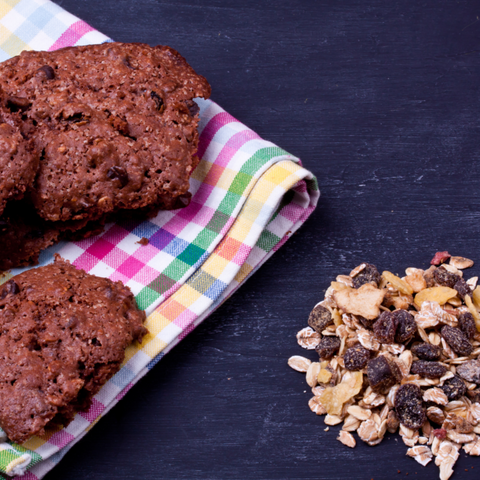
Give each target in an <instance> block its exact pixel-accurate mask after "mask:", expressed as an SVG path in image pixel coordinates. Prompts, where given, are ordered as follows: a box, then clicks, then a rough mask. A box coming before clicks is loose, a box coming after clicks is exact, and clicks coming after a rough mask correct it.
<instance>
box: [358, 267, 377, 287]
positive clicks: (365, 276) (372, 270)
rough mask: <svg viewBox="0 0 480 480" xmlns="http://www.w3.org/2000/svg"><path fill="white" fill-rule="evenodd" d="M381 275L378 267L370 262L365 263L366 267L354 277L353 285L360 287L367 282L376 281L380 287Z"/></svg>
mask: <svg viewBox="0 0 480 480" xmlns="http://www.w3.org/2000/svg"><path fill="white" fill-rule="evenodd" d="M381 278H382V277H381V276H380V274H379V273H378V270H377V267H376V266H375V265H371V264H370V263H366V264H365V268H364V269H363V270H362V271H361V272H360V273H359V274H358V275H357V276H356V277H354V279H353V286H354V287H355V288H360V287H361V286H362V285H364V284H365V283H374V284H375V286H376V287H378V283H379V282H380V280H381Z"/></svg>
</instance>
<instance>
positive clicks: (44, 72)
mask: <svg viewBox="0 0 480 480" xmlns="http://www.w3.org/2000/svg"><path fill="white" fill-rule="evenodd" d="M37 73H39V74H40V75H41V76H45V77H46V79H47V80H53V79H54V78H55V70H53V68H52V67H50V65H44V66H43V67H40V68H39V69H38V70H37Z"/></svg>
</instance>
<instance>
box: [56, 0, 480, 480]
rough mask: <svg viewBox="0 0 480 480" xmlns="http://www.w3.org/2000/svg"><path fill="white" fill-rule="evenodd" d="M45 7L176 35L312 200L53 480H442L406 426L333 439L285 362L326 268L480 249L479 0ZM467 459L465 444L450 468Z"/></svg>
mask: <svg viewBox="0 0 480 480" xmlns="http://www.w3.org/2000/svg"><path fill="white" fill-rule="evenodd" d="M57 3H59V4H60V5H62V6H63V7H64V8H66V9H68V10H69V11H70V12H72V13H74V14H76V15H78V16H80V17H82V18H83V19H85V20H86V21H88V22H89V23H91V25H93V26H94V27H96V28H97V29H99V30H101V31H103V32H104V33H106V34H107V35H109V36H111V37H112V38H115V39H117V40H122V41H140V42H148V43H150V44H157V43H161V44H168V45H171V46H172V47H174V48H176V49H178V50H179V51H180V52H181V53H182V54H183V55H184V56H185V57H186V58H187V59H188V61H189V62H190V63H191V64H192V65H193V66H194V67H195V68H196V69H197V70H198V71H199V72H200V73H202V74H204V75H205V76H206V77H207V78H208V79H209V81H210V82H211V84H212V87H213V99H214V100H215V101H217V102H218V103H219V104H220V105H222V106H223V107H224V108H225V109H226V110H227V111H229V112H230V113H231V114H232V115H234V116H235V117H236V118H238V119H239V120H240V121H242V122H243V123H245V124H247V125H248V126H250V127H251V128H253V129H254V130H255V131H257V132H258V133H259V134H260V135H262V136H263V137H264V138H266V139H268V140H271V141H273V142H275V143H277V144H278V145H280V146H281V147H283V148H285V149H286V150H288V151H290V152H291V153H293V154H295V155H297V156H299V157H301V158H302V160H303V162H304V164H305V165H306V167H307V168H309V169H311V170H312V171H313V172H314V173H315V174H316V175H317V176H318V179H319V183H320V186H321V190H322V198H321V203H320V206H319V208H318V209H317V211H316V212H315V213H314V214H313V215H312V217H311V218H310V220H309V221H308V222H307V224H306V225H305V226H304V227H303V228H302V229H301V230H300V231H299V232H298V233H297V234H296V235H294V237H293V238H292V239H291V240H290V241H289V242H288V243H287V244H286V245H285V246H284V247H282V249H281V250H280V251H279V252H278V253H277V254H276V255H275V256H274V257H273V258H272V259H270V260H269V261H268V263H267V264H266V265H264V266H263V267H262V269H261V270H260V271H259V272H257V273H256V274H255V276H254V277H253V278H252V279H251V280H250V281H249V282H248V283H247V284H246V285H244V286H243V287H242V288H241V289H240V290H239V291H238V292H237V293H236V294H235V295H234V297H232V298H231V299H230V300H228V301H227V302H226V303H225V304H224V305H223V306H222V307H221V308H220V309H219V310H218V311H217V312H216V313H215V314H214V315H212V316H211V317H210V318H209V319H208V320H206V321H205V322H204V323H203V324H202V325H201V326H200V327H199V328H197V329H196V330H195V331H194V332H193V333H192V334H190V335H189V336H188V337H187V339H185V340H184V341H183V342H182V343H181V344H180V345H178V346H177V347H175V349H174V350H173V351H172V352H171V353H169V354H168V355H167V356H166V358H165V359H163V360H162V361H161V362H160V363H159V364H158V365H157V366H156V367H155V368H154V369H153V370H152V371H151V372H150V373H149V374H148V375H147V377H146V378H144V379H143V380H142V381H141V382H139V384H137V385H136V386H135V387H134V388H133V389H132V390H131V391H130V392H129V393H128V395H127V396H126V397H125V398H124V399H123V400H122V401H121V402H120V404H118V405H117V406H116V407H115V408H114V410H113V411H112V412H110V413H109V414H108V415H107V416H106V417H105V418H104V419H102V420H101V421H100V423H99V424H98V425H97V426H95V428H94V429H93V431H91V432H90V433H89V434H88V435H87V436H86V438H84V439H83V440H82V441H81V442H80V443H79V444H77V445H76V446H75V447H74V448H73V450H72V451H70V452H69V453H68V454H67V456H66V457H65V458H64V460H63V461H62V462H61V463H60V464H59V465H58V466H57V467H56V468H55V469H54V470H53V471H52V472H51V473H50V474H49V475H48V476H47V477H46V478H47V480H56V479H65V478H68V479H70V480H74V479H87V478H95V479H97V478H99V479H100V478H101V479H112V480H113V479H115V480H120V479H122V480H123V479H125V480H126V479H138V478H142V479H209V480H210V479H212V480H213V479H225V478H231V479H315V480H321V479H352V478H355V479H371V478H373V479H375V480H381V479H391V478H398V479H403V478H409V479H411V478H412V477H413V478H420V477H421V478H424V479H436V478H438V469H437V467H436V466H434V465H432V464H430V465H429V466H428V467H427V468H423V467H421V466H420V465H419V464H417V463H416V462H414V461H413V460H412V459H409V458H407V457H405V452H406V447H405V446H404V445H403V443H402V442H401V440H399V438H398V437H392V436H390V437H388V438H387V439H386V440H385V441H384V442H383V443H382V444H381V445H380V446H377V447H375V448H371V447H366V446H364V445H363V444H361V445H358V447H357V448H356V449H355V450H350V449H348V448H346V447H343V446H342V445H341V444H340V443H339V442H337V441H336V440H335V438H336V436H337V428H336V427H333V428H330V431H328V432H325V431H324V428H325V426H324V424H323V421H322V419H321V418H319V417H316V416H315V415H314V414H313V413H311V412H310V410H309V408H308V406H307V401H308V399H309V398H310V396H311V395H310V393H309V391H308V390H309V389H308V387H306V384H305V382H304V377H303V375H301V374H298V373H296V372H294V371H293V370H291V369H290V368H289V367H288V366H287V363H286V360H287V358H288V357H289V356H290V355H292V354H303V353H304V352H305V351H304V350H302V349H301V348H300V347H298V346H297V344H296V341H295V333H296V332H297V330H299V329H300V328H301V327H303V326H305V325H306V320H307V316H308V313H309V311H310V309H311V308H312V307H313V305H314V304H315V303H316V302H317V301H319V300H320V299H321V298H322V293H323V291H324V289H325V288H326V287H327V285H328V283H329V281H330V280H331V279H332V278H333V277H334V276H335V275H336V274H337V273H346V272H349V271H350V269H351V268H352V267H354V266H356V265H357V264H358V263H360V262H361V261H364V260H368V261H370V262H373V263H375V264H377V265H378V266H379V268H382V269H385V268H388V269H390V270H392V271H394V272H399V273H401V272H402V271H403V269H404V268H405V267H408V266H427V264H428V261H429V260H430V258H431V256H432V255H433V253H434V252H435V251H436V250H438V249H441V250H444V249H448V250H449V251H450V252H452V253H454V254H457V255H464V256H467V257H470V258H473V259H476V260H477V261H479V262H480V251H479V245H480V239H479V238H478V237H479V235H478V234H479V227H480V223H479V213H478V212H479V204H480V198H479V195H478V186H479V177H480V171H479V170H480V166H479V143H480V122H479V111H480V108H479V107H480V105H479V104H480V91H479V83H480V82H479V78H480V58H479V51H480V47H479V34H480V21H479V15H480V6H479V4H478V2H472V1H468V0H461V1H452V0H449V1H446V0H441V1H440V0H421V1H418V0H403V1H398V0H394V1H390V2H385V1H384V0H371V1H369V2H365V1H364V0H345V1H341V2H338V1H334V0H324V1H318V0H311V1H297V2H292V1H287V0H269V1H264V2H261V1H258V0H257V1H252V0H242V1H233V0H210V1H199V0H189V1H185V0H179V1H175V2H164V1H160V0H135V1H131V0H101V1H98V0H57ZM472 270H473V271H472V274H474V273H477V274H478V273H479V272H480V269H476V268H475V267H474V268H473V269H472ZM308 353H310V356H311V357H312V358H314V357H315V354H312V353H311V352H307V354H308ZM360 443H362V442H360ZM472 469H473V470H472ZM466 470H468V472H467V471H466ZM479 470H480V460H479V459H477V458H473V457H466V456H465V455H464V454H463V453H462V455H461V459H460V461H459V462H458V463H457V466H456V473H455V476H454V477H453V478H457V479H468V478H474V476H475V472H478V471H479ZM397 471H400V472H398V473H397ZM407 473H408V474H409V475H408V477H407Z"/></svg>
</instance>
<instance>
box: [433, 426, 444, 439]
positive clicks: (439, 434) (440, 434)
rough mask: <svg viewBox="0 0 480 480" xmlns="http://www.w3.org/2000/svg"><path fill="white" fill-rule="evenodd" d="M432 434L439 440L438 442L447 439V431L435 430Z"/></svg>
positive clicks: (442, 429)
mask: <svg viewBox="0 0 480 480" xmlns="http://www.w3.org/2000/svg"><path fill="white" fill-rule="evenodd" d="M433 434H434V435H435V436H436V437H437V438H438V439H439V440H445V439H446V438H447V431H446V430H445V429H444V428H436V429H435V430H434V431H433Z"/></svg>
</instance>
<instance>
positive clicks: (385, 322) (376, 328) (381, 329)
mask: <svg viewBox="0 0 480 480" xmlns="http://www.w3.org/2000/svg"><path fill="white" fill-rule="evenodd" d="M396 330H397V318H396V317H395V316H394V315H393V313H392V312H382V314H381V315H380V317H378V320H377V321H376V322H375V323H374V324H373V333H374V335H375V338H376V339H377V340H378V341H379V342H380V343H393V342H394V341H395V331H396Z"/></svg>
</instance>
